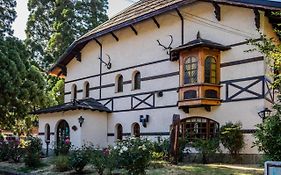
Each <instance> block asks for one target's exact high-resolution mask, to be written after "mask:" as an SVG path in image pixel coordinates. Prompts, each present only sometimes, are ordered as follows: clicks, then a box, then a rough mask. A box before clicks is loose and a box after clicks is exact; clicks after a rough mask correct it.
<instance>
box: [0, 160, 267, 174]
mask: <svg viewBox="0 0 281 175" xmlns="http://www.w3.org/2000/svg"><path fill="white" fill-rule="evenodd" d="M51 162H52V158H44V159H42V165H41V166H40V167H39V168H37V169H28V168H25V166H24V163H10V162H0V170H2V171H3V170H5V171H6V172H7V171H9V172H12V173H15V172H17V173H26V174H40V175H41V174H42V175H51V174H56V175H67V174H76V173H75V171H74V170H71V171H66V172H55V170H54V167H53V165H52V163H51ZM115 172H119V173H120V174H125V173H124V172H123V171H122V170H120V171H115ZM146 173H147V174H148V175H171V174H172V175H182V174H186V175H230V174H233V175H239V174H243V175H263V169H262V168H258V166H257V165H230V164H207V165H202V164H179V165H171V164H169V163H168V162H164V161H154V162H152V163H151V165H150V167H149V168H148V169H147V170H146ZM83 174H91V175H97V172H96V171H95V169H94V167H93V166H91V165H88V166H86V167H85V169H84V171H83Z"/></svg>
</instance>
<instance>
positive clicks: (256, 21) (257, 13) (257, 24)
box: [253, 9, 261, 29]
mask: <svg viewBox="0 0 281 175" xmlns="http://www.w3.org/2000/svg"><path fill="white" fill-rule="evenodd" d="M253 11H254V14H255V25H256V28H257V29H260V26H261V24H260V18H261V17H260V12H259V10H258V9H253Z"/></svg>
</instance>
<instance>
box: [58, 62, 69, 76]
mask: <svg viewBox="0 0 281 175" xmlns="http://www.w3.org/2000/svg"><path fill="white" fill-rule="evenodd" d="M58 67H59V68H61V73H59V74H63V75H64V76H67V68H66V66H64V65H61V64H60V65H58Z"/></svg>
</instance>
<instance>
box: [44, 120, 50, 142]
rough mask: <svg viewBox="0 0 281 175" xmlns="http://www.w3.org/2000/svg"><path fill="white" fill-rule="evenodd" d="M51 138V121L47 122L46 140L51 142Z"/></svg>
mask: <svg viewBox="0 0 281 175" xmlns="http://www.w3.org/2000/svg"><path fill="white" fill-rule="evenodd" d="M50 140H51V129H50V125H49V123H46V124H45V142H50Z"/></svg>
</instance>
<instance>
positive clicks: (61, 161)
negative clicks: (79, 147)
mask: <svg viewBox="0 0 281 175" xmlns="http://www.w3.org/2000/svg"><path fill="white" fill-rule="evenodd" d="M54 165H55V170H56V171H59V172H64V171H67V170H70V162H69V157H68V156H67V155H59V156H57V157H55V159H54Z"/></svg>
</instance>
